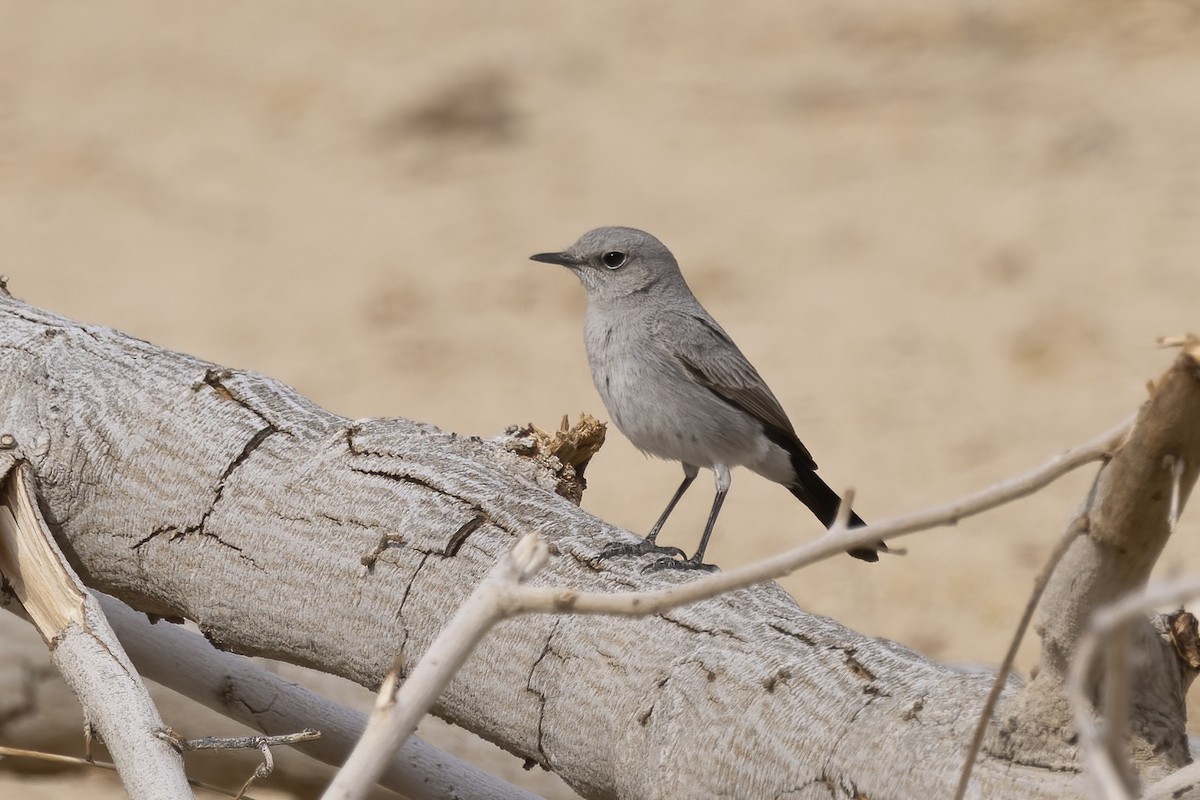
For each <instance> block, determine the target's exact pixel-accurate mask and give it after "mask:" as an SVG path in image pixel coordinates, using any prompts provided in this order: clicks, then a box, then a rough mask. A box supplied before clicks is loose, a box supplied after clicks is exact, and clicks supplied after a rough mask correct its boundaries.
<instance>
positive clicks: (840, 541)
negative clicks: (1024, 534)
mask: <svg viewBox="0 0 1200 800" xmlns="http://www.w3.org/2000/svg"><path fill="white" fill-rule="evenodd" d="M1133 420H1134V418H1132V417H1131V418H1130V419H1128V420H1126V421H1125V422H1123V423H1121V424H1120V425H1118V426H1117V427H1115V428H1113V429H1112V430H1110V431H1108V432H1107V433H1104V434H1102V435H1101V436H1098V437H1096V438H1095V439H1092V440H1091V441H1088V442H1085V443H1084V444H1082V445H1079V446H1078V447H1074V448H1071V449H1070V450H1068V451H1066V452H1065V453H1062V454H1061V455H1058V456H1055V457H1054V458H1052V459H1050V460H1049V461H1047V462H1046V463H1045V464H1043V465H1042V466H1040V467H1037V468H1036V469H1033V470H1030V471H1029V472H1026V473H1025V474H1024V475H1020V476H1018V477H1016V478H1013V479H1011V480H1008V481H1004V482H1002V483H998V484H996V485H994V486H991V487H989V488H987V489H984V490H983V491H980V492H976V493H975V494H972V495H968V496H966V497H963V498H960V499H958V500H955V501H953V502H951V503H947V504H945V505H943V506H939V507H936V508H932V509H929V510H926V511H918V512H916V513H913V514H908V515H906V516H902V517H896V518H894V519H890V520H884V521H883V522H877V523H875V524H874V525H870V526H868V527H866V528H853V529H850V530H846V529H839V528H838V526H836V525H835V526H834V528H833V529H832V530H830V531H828V532H827V533H826V534H825V535H823V536H821V537H820V538H819V539H816V540H814V541H812V542H809V543H808V544H804V545H801V546H799V547H796V548H794V549H792V550H788V551H787V552H784V553H781V554H779V555H777V556H773V557H771V558H767V559H764V560H762V561H759V562H757V563H754V564H750V565H747V566H745V567H740V568H738V569H734V570H730V571H729V572H718V573H713V574H711V575H707V576H705V577H703V578H699V579H697V580H695V581H692V582H690V583H686V584H684V585H682V586H675V587H671V588H670V589H660V590H657V591H649V592H622V593H620V594H606V593H603V592H578V591H575V590H573V589H556V588H550V587H538V586H520V587H512V588H510V589H508V590H507V592H506V594H507V596H506V598H505V601H506V603H507V604H508V608H507V609H506V614H509V615H511V614H517V613H536V612H544V613H563V612H570V613H575V614H620V615H629V616H641V615H645V614H656V613H661V612H663V611H667V610H670V609H672V608H676V607H678V606H681V605H686V604H687V603H695V602H697V601H700V600H707V599H709V598H712V597H716V596H717V595H720V594H725V593H726V592H731V591H734V590H736V589H742V588H745V587H747V586H752V585H754V584H756V583H763V582H765V581H769V580H773V579H775V578H779V577H782V576H784V575H787V574H789V573H791V572H794V571H795V570H797V569H799V568H801V567H805V566H808V565H809V564H812V563H815V562H817V561H821V560H823V559H826V558H830V557H832V556H836V555H838V554H839V553H842V552H844V551H845V550H847V549H853V548H855V547H866V546H869V545H872V544H874V543H875V542H876V541H878V540H879V539H884V540H885V541H886V540H889V539H893V538H896V537H899V536H905V535H907V534H910V533H916V532H918V531H922V530H926V529H929V528H934V527H938V526H943V525H953V524H955V523H957V522H958V521H959V520H961V519H965V518H967V517H971V516H974V515H976V514H980V513H982V512H984V511H988V510H990V509H993V508H995V507H996V506H999V505H1003V504H1004V503H1008V502H1011V501H1013V500H1016V499H1018V498H1021V497H1025V496H1027V495H1030V494H1032V493H1034V492H1036V491H1037V490H1039V489H1041V488H1042V487H1044V486H1047V485H1048V484H1050V483H1053V482H1054V481H1056V480H1057V479H1058V478H1060V477H1062V476H1063V475H1065V474H1067V473H1068V472H1070V471H1072V470H1074V469H1077V468H1078V467H1081V466H1083V465H1084V464H1088V463H1090V462H1092V461H1097V460H1100V459H1103V458H1105V457H1106V456H1108V455H1109V453H1111V452H1112V450H1113V448H1115V447H1116V446H1117V445H1118V444H1119V443H1120V442H1121V441H1122V440H1123V439H1124V438H1125V436H1126V434H1127V433H1128V432H1129V430H1130V428H1131V427H1132V426H1133Z"/></svg>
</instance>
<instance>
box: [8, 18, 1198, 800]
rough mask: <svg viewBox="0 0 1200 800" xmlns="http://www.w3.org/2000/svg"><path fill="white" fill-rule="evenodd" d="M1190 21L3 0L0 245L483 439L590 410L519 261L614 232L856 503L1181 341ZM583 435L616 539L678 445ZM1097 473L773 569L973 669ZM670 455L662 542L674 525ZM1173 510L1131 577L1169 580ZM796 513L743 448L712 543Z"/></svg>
mask: <svg viewBox="0 0 1200 800" xmlns="http://www.w3.org/2000/svg"><path fill="white" fill-rule="evenodd" d="M1198 30H1200V7H1198V6H1196V5H1195V4H1194V3H1189V2H1183V0H1179V2H1164V1H1161V0H1156V1H1153V2H1146V3H1137V4H1133V3H1123V2H1083V1H1082V0H1078V1H1072V2H1060V3H1036V2H1016V3H1007V4H1003V8H1001V4H990V3H985V2H943V1H941V0H939V1H937V2H930V1H929V0H920V1H918V0H896V2H892V3H885V4H880V3H877V2H869V0H851V1H850V2H847V0H839V1H838V2H832V1H829V2H816V3H808V4H796V3H786V2H743V3H737V4H718V3H683V2H676V3H667V2H632V1H628V2H612V3H606V4H588V5H584V4H571V5H568V4H560V3H552V2H545V1H544V0H543V1H542V2H510V3H503V4H500V3H490V2H480V1H479V0H474V1H472V2H454V3H445V4H432V3H431V4H422V3H414V2H401V3H385V2H365V1H363V2H342V3H337V4H333V3H329V4H323V3H284V2H279V1H278V0H269V1H260V2H255V3H244V4H238V3H218V4H162V3H154V2H148V0H115V1H114V2H108V3H104V4H16V3H9V4H4V5H3V6H0V272H3V273H5V274H7V275H8V276H9V278H10V287H11V289H12V291H13V292H14V293H15V294H16V295H17V296H18V297H22V298H24V299H25V300H27V301H29V302H31V303H34V304H37V305H40V306H42V307H44V308H46V309H49V310H52V311H55V312H57V313H60V314H64V315H67V316H70V317H74V318H76V319H79V320H83V321H86V322H90V323H97V324H102V325H107V326H112V327H115V328H118V329H120V330H123V331H125V332H128V333H130V334H133V335H135V336H138V337H141V338H144V339H148V340H150V341H152V342H155V343H156V344H159V345H163V346H166V347H170V348H174V349H178V350H182V351H185V352H188V353H192V354H194V355H197V356H200V357H203V358H206V359H209V360H212V361H216V362H219V363H222V364H225V365H229V366H234V367H239V368H248V369H253V370H257V371H260V372H264V373H267V374H270V375H272V376H274V377H277V378H279V379H281V380H283V381H285V382H287V383H290V384H291V385H293V386H295V387H296V388H297V389H298V390H299V391H301V392H303V393H304V394H306V395H308V396H309V397H311V398H313V399H314V400H316V401H317V402H318V403H320V404H322V405H324V406H325V407H327V408H329V409H331V410H333V411H335V412H337V413H339V414H342V415H345V416H348V417H362V416H405V417H409V418H413V419H418V420H423V421H426V422H430V423H434V424H436V425H438V426H440V427H442V428H444V429H448V430H454V431H458V432H460V433H464V434H477V435H480V436H484V437H489V436H492V435H495V434H497V433H499V432H500V431H502V430H503V429H504V428H505V427H506V426H507V425H510V424H514V423H526V422H533V423H535V424H538V425H540V426H542V427H552V426H556V425H557V424H558V421H559V419H560V417H561V416H562V415H563V414H564V413H570V414H571V415H572V416H574V415H576V414H577V413H578V412H580V411H589V412H592V413H594V414H597V415H598V416H601V417H602V418H607V417H606V415H605V414H604V411H603V408H602V406H601V404H600V401H599V398H598V397H597V395H596V393H595V391H594V389H593V387H592V386H591V381H590V376H589V374H588V371H587V365H586V361H585V356H584V352H583V345H582V341H581V324H582V313H583V295H582V291H581V290H580V288H579V286H578V285H577V284H576V282H575V280H574V279H573V278H572V277H571V276H570V275H569V274H567V273H566V272H565V271H562V270H556V269H555V268H552V267H550V266H548V265H545V264H537V263H533V262H529V261H527V260H526V259H527V256H528V255H529V254H530V253H534V252H539V251H544V250H551V249H559V248H561V247H563V246H565V245H567V244H569V243H571V242H572V241H574V239H575V238H576V237H577V236H578V235H579V234H580V233H582V232H583V231H584V230H586V229H588V228H591V227H594V226H597V225H605V224H624V225H633V226H637V227H642V228H645V229H647V230H650V231H651V232H653V233H655V234H656V235H658V236H659V237H660V238H662V239H663V240H664V241H665V242H666V243H667V245H668V246H670V247H671V248H672V249H673V250H674V252H675V253H676V255H677V256H678V257H679V259H680V261H681V263H682V265H683V268H684V272H685V274H686V275H687V277H688V279H689V281H690V282H691V284H692V287H693V289H694V290H695V292H696V293H697V295H698V296H699V297H700V298H701V299H702V301H704V302H705V304H706V305H707V307H708V308H709V309H710V310H711V311H712V312H713V314H714V315H715V316H716V317H717V318H718V319H720V320H721V321H722V323H723V324H724V326H725V327H726V329H727V330H729V332H730V333H731V334H732V335H733V336H734V338H735V339H736V340H737V341H738V343H739V344H740V346H741V347H742V349H743V350H744V351H745V352H746V353H747V354H748V355H749V356H750V357H751V359H752V360H753V361H754V362H755V363H756V365H757V366H758V368H759V370H760V371H761V372H762V374H763V375H764V376H765V377H766V379H767V380H768V381H769V382H770V383H771V385H772V387H773V388H774V390H775V393H776V394H777V395H778V397H779V399H780V400H781V402H782V404H783V405H784V407H785V408H786V409H787V410H788V411H789V413H790V415H791V417H792V420H793V422H794V423H795V426H796V428H797V430H798V431H799V432H800V434H801V437H802V438H803V439H804V441H805V443H806V444H807V445H808V447H809V448H810V449H811V450H812V452H813V453H814V455H815V456H816V458H817V461H818V462H819V463H820V465H821V468H822V474H823V475H824V477H825V478H826V480H827V481H829V482H830V483H831V484H832V485H834V486H835V487H843V486H847V485H851V484H852V485H853V486H855V487H856V488H857V490H858V493H859V494H858V498H859V499H858V505H857V508H858V509H859V510H860V511H861V513H862V514H863V516H864V517H866V518H867V519H868V520H871V519H877V518H881V517H886V516H890V515H893V514H899V513H903V512H906V511H912V510H915V509H919V508H922V507H925V506H928V505H931V504H935V503H938V502H940V501H945V500H949V499H952V498H954V497H956V496H957V495H960V494H962V493H965V492H968V491H971V490H974V489H978V488H981V487H984V486H986V485H988V484H990V483H992V482H995V481H998V480H1000V479H1003V478H1006V477H1009V476H1011V475H1013V474H1015V473H1017V472H1018V471H1020V470H1023V469H1025V468H1028V467H1031V466H1033V465H1035V464H1038V463H1040V462H1042V461H1043V460H1045V459H1046V458H1048V457H1049V456H1051V455H1053V454H1054V453H1056V452H1058V451H1060V450H1062V449H1064V448H1067V447H1069V446H1071V445H1074V444H1077V443H1079V442H1081V441H1083V440H1085V439H1087V438H1090V437H1091V436H1093V435H1095V434H1097V433H1100V432H1101V431H1103V430H1106V429H1107V428H1109V427H1110V426H1112V425H1114V424H1116V423H1117V422H1119V421H1120V420H1121V419H1123V418H1124V417H1126V416H1127V415H1128V414H1130V413H1132V412H1133V411H1134V410H1135V409H1136V408H1137V406H1138V404H1139V403H1140V402H1141V401H1142V399H1143V398H1144V397H1145V388H1144V385H1145V383H1146V381H1147V379H1150V378H1154V377H1156V376H1157V375H1158V374H1160V372H1161V371H1162V370H1163V369H1164V368H1165V366H1166V365H1167V364H1168V363H1169V361H1170V359H1171V358H1172V354H1171V353H1169V352H1160V351H1158V350H1156V349H1155V347H1154V339H1155V337H1156V336H1158V335H1160V334H1173V333H1179V332H1182V331H1185V330H1188V329H1191V330H1196V329H1197V328H1200V317H1198V314H1197V301H1198V298H1200V265H1198V264H1197V263H1196V256H1197V253H1200V224H1198V219H1200V93H1198V91H1197V90H1198V88H1200V50H1198V49H1197V48H1196V44H1195V43H1196V33H1197V31H1198ZM610 433H611V435H610V438H609V442H608V444H606V446H605V448H604V449H603V450H602V451H601V453H600V454H599V456H598V457H597V458H596V460H595V461H594V462H593V464H592V466H591V467H590V469H589V472H588V478H589V481H590V488H589V490H588V492H587V494H586V495H585V497H584V507H585V508H587V509H589V510H590V511H592V512H593V513H595V514H597V515H598V516H601V517H603V518H605V519H608V520H610V521H612V522H614V523H617V524H620V525H622V526H625V527H627V528H630V529H632V530H635V531H643V532H644V531H645V530H646V529H647V528H648V527H649V525H650V523H651V522H652V521H653V520H654V518H655V517H656V516H657V514H658V512H659V511H660V510H661V507H662V505H663V504H664V503H665V501H666V499H667V498H668V497H669V495H670V493H671V491H672V490H673V489H674V488H675V486H676V483H677V481H678V479H679V470H678V467H677V466H674V465H671V464H666V463H663V462H656V461H650V460H647V459H645V458H643V457H642V456H641V455H640V454H638V453H637V452H636V451H635V450H634V449H633V448H632V447H631V446H630V445H629V444H628V443H627V442H626V441H625V440H624V439H623V438H622V437H621V436H620V435H619V434H617V433H616V432H615V430H613V431H611V432H610ZM1092 474H1093V471H1092V470H1085V471H1082V472H1080V473H1079V474H1078V475H1076V476H1073V477H1072V478H1069V479H1067V480H1064V481H1062V482H1061V483H1059V484H1058V485H1055V486H1054V487H1052V488H1050V489H1048V490H1046V491H1044V492H1042V493H1041V494H1039V495H1037V496H1035V497H1032V498H1030V499H1028V500H1026V501H1023V502H1020V503H1018V504H1016V505H1013V506H1011V507H1008V508H1005V509H1002V510H1000V511H997V512H994V513H991V514H988V515H986V516H984V517H980V518H976V519H972V520H969V521H966V522H964V523H962V524H960V525H959V526H958V527H956V528H953V529H949V530H945V531H941V532H935V533H927V534H924V535H920V536H918V537H913V538H909V539H907V540H906V541H905V542H904V543H903V544H904V546H906V547H908V549H909V554H908V555H907V556H906V557H904V558H889V559H886V560H885V561H884V562H883V563H882V564H880V565H876V566H869V565H865V564H862V563H860V562H856V561H852V560H851V559H849V558H841V559H838V560H836V561H831V562H828V563H826V564H823V565H820V566H818V567H815V568H811V569H808V570H806V571H804V572H803V573H801V574H799V575H797V576H794V577H792V578H791V579H789V580H787V581H786V582H785V586H786V588H787V589H788V590H789V591H790V592H791V593H792V594H793V595H794V596H795V597H796V599H797V601H798V602H799V603H800V605H801V606H803V607H804V608H806V609H809V610H812V611H814V612H817V613H820V614H825V615H829V616H832V617H834V618H836V619H838V620H839V621H841V622H843V623H844V624H846V625H848V626H851V627H853V628H856V629H858V630H860V631H862V632H864V633H868V634H871V635H878V636H885V637H889V638H894V639H896V640H898V641H900V642H902V643H904V644H906V645H909V646H911V647H914V648H916V649H918V650H920V651H922V652H924V653H926V654H928V655H929V656H931V657H933V658H937V659H941V660H947V661H953V662H971V663H980V664H994V663H996V662H997V661H998V659H999V658H1000V656H1001V655H1002V653H1003V651H1004V648H1005V643H1006V641H1007V639H1008V637H1009V635H1010V633H1011V631H1012V629H1013V627H1014V625H1015V623H1016V621H1017V618H1018V616H1019V613H1020V609H1021V607H1022V604H1023V602H1024V599H1025V596H1026V594H1027V592H1028V590H1029V588H1030V586H1031V583H1032V580H1033V576H1034V574H1035V572H1036V570H1037V569H1038V567H1039V565H1040V563H1041V561H1042V559H1043V558H1044V557H1045V555H1046V554H1047V553H1048V552H1049V550H1050V548H1051V546H1052V543H1053V542H1054V540H1055V539H1056V537H1057V536H1058V535H1059V532H1060V529H1061V527H1062V524H1063V523H1064V521H1065V520H1066V519H1067V517H1068V515H1069V514H1070V512H1071V511H1072V509H1073V508H1074V507H1075V505H1076V504H1077V503H1078V502H1079V501H1080V499H1081V498H1082V496H1083V494H1084V492H1085V490H1086V487H1087V485H1088V481H1089V480H1090V477H1091V475H1092ZM702 477H703V481H702V482H698V484H697V488H694V489H693V491H692V493H691V494H690V496H689V497H688V498H687V500H686V501H685V502H684V504H683V506H682V507H681V510H680V512H679V513H678V514H677V515H676V517H675V518H673V520H672V522H671V524H670V525H669V527H668V530H667V532H666V534H665V535H664V539H665V540H666V541H669V542H670V543H675V544H679V545H680V546H682V547H684V548H685V549H687V550H689V551H690V550H691V549H692V548H693V547H694V546H695V543H696V540H697V537H698V534H699V530H700V528H701V526H702V524H703V520H704V517H705V514H706V513H707V510H708V506H709V503H710V501H711V497H712V495H711V479H709V478H708V477H707V473H705V476H702ZM1198 518H1200V516H1198V515H1197V514H1195V513H1193V514H1191V515H1189V516H1186V517H1185V518H1184V520H1183V523H1182V525H1181V527H1180V530H1179V531H1178V535H1177V536H1176V537H1175V539H1174V540H1173V541H1172V542H1171V543H1170V545H1169V547H1168V549H1167V551H1166V553H1165V555H1164V557H1163V559H1162V561H1161V563H1160V573H1161V574H1167V573H1170V572H1190V573H1196V572H1200V543H1198V542H1197V534H1198V533H1200V522H1197V519H1198ZM819 532H820V528H819V526H818V525H817V524H816V523H815V521H814V520H813V519H812V518H811V516H810V515H809V514H808V513H807V512H806V511H805V510H804V509H803V508H801V507H800V506H799V505H798V504H796V503H795V501H794V500H793V499H792V497H791V496H790V495H789V494H788V493H787V492H786V491H784V490H783V489H781V488H779V487H777V486H774V485H773V484H769V483H767V482H766V481H763V480H761V479H759V478H757V477H756V476H753V475H751V474H749V473H747V472H744V471H739V472H737V473H735V475H734V483H733V491H732V494H731V495H730V499H729V502H728V503H727V504H726V506H725V510H724V512H723V516H722V518H721V522H720V525H719V528H718V530H717V533H716V536H715V541H714V543H713V545H712V547H711V549H710V550H709V555H710V556H711V558H712V559H713V560H715V561H716V562H717V563H719V564H722V565H726V566H733V565H737V564H743V563H745V562H747V561H749V560H751V559H754V558H756V557H757V556H761V555H764V554H767V553H774V552H777V551H779V550H781V549H783V548H786V547H787V546H789V545H790V544H793V543H795V542H798V541H801V540H803V539H805V538H808V537H812V536H815V535H817V534H818V533H819ZM30 635H31V636H32V634H30ZM34 640H36V637H34ZM1035 654H1036V651H1035V649H1034V648H1032V647H1029V646H1026V647H1025V648H1024V650H1023V651H1022V656H1021V662H1020V666H1021V668H1022V671H1024V670H1027V669H1028V667H1029V666H1030V665H1031V664H1032V663H1033V662H1034V657H1035ZM4 744H9V745H14V746H24V744H23V743H22V742H4ZM505 769H506V770H508V771H509V772H508V773H507V774H515V775H516V776H517V779H523V777H525V776H524V775H523V773H521V771H520V769H519V768H516V767H514V766H513V765H512V764H508V765H507V766H506V767H505ZM528 778H529V780H534V781H536V780H538V778H539V776H537V775H530V776H528ZM9 780H13V779H12V778H9V777H3V773H0V796H14V797H16V796H27V797H35V796H38V795H37V794H35V792H39V791H45V792H48V793H49V794H47V795H46V796H59V795H60V794H61V793H62V792H63V791H67V789H64V788H62V787H71V788H70V789H69V791H71V792H73V793H74V795H75V796H77V797H93V796H94V797H108V796H121V793H120V790H119V789H118V788H115V787H116V786H117V784H116V783H115V781H113V780H111V779H109V778H107V777H95V776H89V777H87V778H81V777H79V776H68V777H66V778H62V777H60V778H54V779H46V778H39V779H36V780H32V779H31V780H32V782H30V783H26V784H24V785H23V787H22V788H17V787H16V785H13V784H8V783H5V781H9ZM531 785H536V786H537V787H539V789H538V790H539V791H544V792H545V793H546V794H548V795H552V796H562V797H567V796H571V795H570V794H569V793H566V792H565V790H562V789H556V788H554V787H553V786H552V785H551V784H550V783H537V784H531ZM547 787H548V788H547ZM10 793H11V794H10ZM258 794H259V795H260V796H267V797H272V796H279V797H282V796H285V795H282V794H279V795H276V794H272V793H270V792H269V791H260V792H258ZM287 796H290V795H287Z"/></svg>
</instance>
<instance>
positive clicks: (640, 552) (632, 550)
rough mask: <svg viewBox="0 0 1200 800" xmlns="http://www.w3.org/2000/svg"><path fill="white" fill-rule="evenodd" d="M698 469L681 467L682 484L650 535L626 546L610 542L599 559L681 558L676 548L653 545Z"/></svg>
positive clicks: (687, 466)
mask: <svg viewBox="0 0 1200 800" xmlns="http://www.w3.org/2000/svg"><path fill="white" fill-rule="evenodd" d="M698 472H699V469H698V468H696V467H693V466H690V465H686V464H685V465H684V467H683V483H681V484H679V488H678V489H676V490H675V494H674V496H672V497H671V502H669V503H667V507H666V508H665V509H663V513H662V515H661V516H659V518H658V522H656V523H654V527H653V528H651V529H650V533H648V534H646V538H645V539H642V540H641V541H640V542H638V543H637V544H627V543H625V542H610V543H609V544H608V546H607V547H605V548H604V550H603V551H601V553H600V558H614V557H616V556H644V555H646V554H647V553H658V554H660V555H662V556H664V557H665V558H666V560H668V561H673V560H674V559H675V556H683V555H684V552H683V551H682V550H680V549H679V548H678V547H661V546H659V545H657V544H655V543H654V540H655V539H656V538H658V532H659V531H660V530H662V526H663V525H664V524H665V523H666V521H667V517H669V516H671V512H672V511H674V510H675V506H676V505H678V504H679V498H681V497H683V493H684V492H686V491H687V490H688V487H689V486H691V485H692V481H694V480H696V474H697V473H698Z"/></svg>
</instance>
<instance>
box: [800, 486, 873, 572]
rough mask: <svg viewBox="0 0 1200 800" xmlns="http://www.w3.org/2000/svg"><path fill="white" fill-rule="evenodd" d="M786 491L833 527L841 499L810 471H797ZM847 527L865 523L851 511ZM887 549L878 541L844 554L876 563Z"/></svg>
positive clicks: (822, 522) (862, 526) (823, 521)
mask: <svg viewBox="0 0 1200 800" xmlns="http://www.w3.org/2000/svg"><path fill="white" fill-rule="evenodd" d="M788 491H790V492H791V493H792V494H794V495H796V499H798V500H799V501H800V502H801V503H804V505H806V506H808V509H809V511H811V512H813V514H815V515H816V517H817V519H819V520H821V524H823V525H824V526H825V527H826V528H829V527H832V526H833V522H834V520H835V519H836V518H837V510H838V506H840V505H841V503H842V498H840V497H838V493H837V492H835V491H834V490H833V489H830V488H829V484H827V483H825V481H823V480H821V477H820V476H819V475H817V473H815V472H813V471H812V470H811V469H800V470H797V478H796V481H795V482H794V483H793V484H792V485H791V486H789V487H788ZM849 527H851V528H865V527H867V523H865V522H863V521H862V517H860V516H858V514H855V513H854V512H853V511H851V512H850V525H849ZM887 549H888V548H887V545H886V544H884V543H883V542H882V541H879V542H876V543H875V546H874V547H857V548H855V549H853V550H847V551H846V552H847V553H849V554H850V555H852V556H854V557H855V558H861V559H862V560H863V561H878V560H879V554H880V553H886V552H887Z"/></svg>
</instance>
